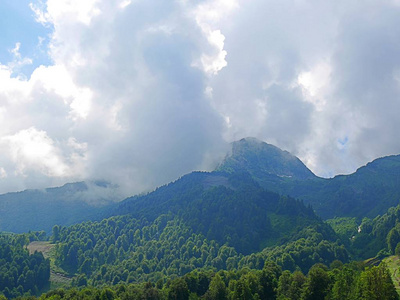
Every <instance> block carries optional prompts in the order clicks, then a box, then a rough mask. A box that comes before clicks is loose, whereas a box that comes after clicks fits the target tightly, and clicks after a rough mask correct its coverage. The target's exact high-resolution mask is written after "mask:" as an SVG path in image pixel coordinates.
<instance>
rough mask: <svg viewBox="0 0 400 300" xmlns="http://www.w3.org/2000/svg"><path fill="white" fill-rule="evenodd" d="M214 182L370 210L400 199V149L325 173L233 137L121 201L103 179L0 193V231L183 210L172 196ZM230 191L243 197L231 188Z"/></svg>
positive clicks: (353, 213) (192, 193)
mask: <svg viewBox="0 0 400 300" xmlns="http://www.w3.org/2000/svg"><path fill="white" fill-rule="evenodd" d="M211 188H225V189H227V191H229V190H233V191H234V192H233V193H238V192H239V191H240V190H242V191H248V192H249V191H253V190H260V189H261V188H262V189H265V190H267V191H272V192H275V193H278V194H280V195H289V196H291V197H294V198H297V199H301V200H303V201H304V203H305V204H307V205H308V204H310V205H311V206H312V207H313V209H314V210H315V212H316V214H317V215H319V216H321V217H323V218H325V219H329V218H333V217H335V216H349V217H357V218H362V217H365V216H367V217H374V216H376V215H378V214H383V213H385V212H386V211H387V209H388V208H389V207H392V206H396V205H397V204H398V203H399V199H400V156H388V157H384V158H380V159H377V160H374V161H373V162H371V163H368V164H367V165H366V166H364V167H361V168H359V169H358V170H357V172H355V173H354V174H350V175H340V176H336V177H334V178H331V179H325V178H320V177H317V176H316V175H314V174H313V173H312V172H311V171H310V170H309V169H308V168H307V167H306V166H305V165H304V164H303V163H302V162H301V161H300V160H299V159H298V158H297V157H295V156H293V155H291V154H290V153H289V152H287V151H282V150H281V149H279V148H277V147H275V146H273V145H270V144H267V143H265V142H261V141H259V140H257V139H255V138H246V139H241V140H240V141H236V142H234V143H232V150H231V152H230V153H229V154H228V155H227V156H226V158H225V159H224V160H223V161H222V162H221V163H220V164H219V166H218V167H217V168H216V170H215V171H213V172H200V173H199V172H193V173H190V174H188V175H184V176H183V177H182V178H180V179H178V180H176V181H175V182H174V183H171V184H168V185H165V186H162V187H160V188H157V189H156V190H155V191H154V192H151V193H149V194H148V195H145V196H143V195H142V196H140V195H139V196H135V197H131V198H128V199H126V200H125V201H123V202H121V204H118V205H117V204H116V203H115V202H116V201H120V200H122V199H123V198H121V197H120V196H119V194H118V188H117V187H116V186H113V185H110V184H106V183H102V182H97V183H74V184H67V185H65V186H63V187H60V188H52V189H46V190H27V191H24V192H19V193H8V194H4V195H0V220H1V221H0V230H3V231H13V232H25V231H29V230H45V231H47V232H49V231H50V230H51V228H52V226H53V225H55V224H59V225H69V224H73V223H77V222H80V221H84V220H92V219H99V218H101V217H104V216H107V215H112V214H123V213H132V214H133V215H135V216H139V215H140V216H146V215H147V214H149V215H148V216H153V217H156V216H157V215H159V214H163V213H168V212H169V211H174V210H176V211H180V210H181V209H182V206H181V205H182V203H181V204H179V205H178V204H177V203H175V200H174V199H176V198H178V199H181V198H182V197H184V198H185V197H186V198H187V199H186V200H185V201H188V202H187V205H189V206H188V208H189V207H190V205H192V204H193V203H196V201H198V200H199V199H198V198H197V197H198V195H200V194H202V193H203V192H206V191H207V190H209V189H211ZM221 192H222V191H221ZM227 193H228V194H229V193H230V192H227ZM243 193H244V192H243ZM251 193H252V192H251ZM184 195H185V196H184ZM232 197H238V199H240V197H239V196H237V195H236V194H235V196H232ZM257 197H258V196H257ZM193 201H194V202H193ZM216 201H217V199H216ZM116 205H117V207H119V208H116ZM214 205H216V204H214ZM217 206H218V205H217ZM124 207H125V208H124ZM127 207H130V208H129V209H128V208H127Z"/></svg>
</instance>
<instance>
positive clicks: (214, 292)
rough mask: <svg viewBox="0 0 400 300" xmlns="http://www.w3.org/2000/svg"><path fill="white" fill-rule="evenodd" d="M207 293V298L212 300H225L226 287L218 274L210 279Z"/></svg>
mask: <svg viewBox="0 0 400 300" xmlns="http://www.w3.org/2000/svg"><path fill="white" fill-rule="evenodd" d="M208 292H209V293H208V294H209V297H210V299H212V300H225V299H227V292H226V286H225V283H224V282H223V280H222V278H221V276H219V274H215V276H214V277H213V278H212V279H211V282H210V288H209V290H208Z"/></svg>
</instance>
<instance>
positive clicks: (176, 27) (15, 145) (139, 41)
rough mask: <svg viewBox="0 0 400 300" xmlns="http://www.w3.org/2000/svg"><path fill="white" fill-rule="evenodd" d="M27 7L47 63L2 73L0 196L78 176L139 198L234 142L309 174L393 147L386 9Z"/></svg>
mask: <svg viewBox="0 0 400 300" xmlns="http://www.w3.org/2000/svg"><path fill="white" fill-rule="evenodd" d="M31 8H32V9H33V11H34V12H35V15H36V19H37V21H38V22H41V23H42V24H44V25H45V26H48V27H49V28H52V30H53V32H52V35H51V36H50V37H49V39H50V41H49V48H48V49H47V50H48V53H49V56H50V61H51V62H52V65H50V66H40V67H38V68H37V69H36V70H35V71H34V72H33V73H32V76H31V78H29V79H27V78H23V77H16V78H15V75H16V73H15V70H17V68H18V64H19V65H21V64H24V63H27V62H28V61H27V60H26V59H25V58H23V57H21V56H18V55H20V54H19V51H18V49H19V45H18V44H17V45H16V48H15V49H14V53H15V61H14V62H11V63H10V64H5V65H0V82H1V84H0V120H1V122H2V127H1V128H0V139H1V141H2V142H1V148H2V149H3V150H4V151H5V152H4V153H6V154H7V155H5V156H4V157H2V158H0V168H1V169H0V177H3V179H2V180H1V181H0V192H1V191H5V190H10V189H11V188H19V189H21V188H27V187H30V188H32V187H45V186H46V185H54V184H58V183H64V182H66V181H69V180H72V181H74V180H78V179H82V178H83V179H87V178H88V179H106V180H109V181H112V182H116V183H118V184H120V185H121V186H122V187H124V188H125V192H126V194H132V193H136V192H141V191H143V190H148V189H150V188H153V187H154V186H156V185H160V184H162V183H166V182H169V181H171V180H173V179H175V178H177V177H179V176H181V175H182V174H184V173H187V172H189V171H191V170H194V169H199V168H202V169H212V167H213V165H214V164H215V162H216V161H217V160H218V158H220V157H221V156H223V154H224V151H225V150H226V148H225V146H226V142H227V141H232V140H235V139H239V138H242V137H245V136H255V137H258V138H260V139H262V140H265V141H267V142H271V143H275V144H276V145H277V146H279V147H282V148H284V149H287V150H289V151H291V152H293V153H294V154H297V155H299V156H300V157H301V158H302V159H304V160H305V161H306V162H307V163H308V164H309V166H310V167H312V169H313V170H314V171H316V172H317V173H318V174H322V175H332V174H336V173H338V172H351V171H354V169H355V168H356V167H358V166H360V165H361V164H363V163H365V162H367V161H368V160H370V159H373V158H375V157H377V156H381V155H386V154H391V153H398V152H400V144H399V143H400V142H399V139H396V138H394V137H396V136H397V128H398V127H399V126H400V124H399V120H400V119H399V118H398V116H397V115H396V112H397V111H399V109H400V107H399V102H398V101H397V99H398V98H399V93H400V85H399V71H398V70H400V62H399V59H398V57H399V56H398V53H399V48H400V47H399V42H398V36H399V32H398V31H399V30H398V29H397V28H400V26H399V25H400V24H398V22H399V21H398V20H399V19H398V17H397V14H398V10H399V9H400V8H399V7H398V6H397V5H395V4H394V2H393V1H389V0H387V1H386V0H385V1H382V2H380V3H377V2H375V1H366V2H363V3H360V2H357V1H344V0H343V1H322V2H321V1H314V0H313V1H294V2H293V1H286V0H284V1H272V0H267V1H265V0H264V1H261V0H251V1H244V0H242V1H229V0H217V1H211V0H202V1H161V0H148V1H112V0H90V1H77V0H74V1H73V0H48V1H42V2H40V1H39V2H35V4H32V5H31ZM155 8H157V9H155ZM24 60H25V62H24ZM13 77H14V78H13ZM345 139H347V142H346V144H345V145H343V144H342V143H340V142H338V141H344V140H345ZM45 158H48V159H45ZM3 171H4V172H3ZM35 178H36V179H35ZM38 185H39V186H38Z"/></svg>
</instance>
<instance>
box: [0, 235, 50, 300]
mask: <svg viewBox="0 0 400 300" xmlns="http://www.w3.org/2000/svg"><path fill="white" fill-rule="evenodd" d="M28 236H29V235H1V236H0V292H1V293H3V294H4V295H5V296H6V297H7V298H14V297H18V296H22V295H23V294H25V293H28V294H37V293H38V292H39V291H40V290H41V289H43V288H44V287H45V286H47V285H48V283H49V278H50V262H49V260H47V259H44V257H43V255H42V254H41V253H38V252H35V253H34V254H31V255H30V254H29V252H28V250H27V249H26V247H25V246H26V244H27V243H28V242H29V238H28Z"/></svg>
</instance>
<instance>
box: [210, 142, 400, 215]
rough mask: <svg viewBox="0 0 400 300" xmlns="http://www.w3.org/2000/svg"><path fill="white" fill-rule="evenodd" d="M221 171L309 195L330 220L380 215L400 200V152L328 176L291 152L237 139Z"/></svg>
mask: <svg viewBox="0 0 400 300" xmlns="http://www.w3.org/2000/svg"><path fill="white" fill-rule="evenodd" d="M217 170H218V171H221V172H227V173H232V172H248V173H249V174H250V175H251V177H252V178H253V179H254V180H255V181H256V182H257V183H258V184H260V186H262V187H263V188H265V189H267V190H270V191H274V192H276V193H279V194H282V195H289V196H291V197H294V198H298V199H301V200H303V201H304V203H306V204H310V205H311V206H312V207H313V208H314V209H315V211H316V213H317V214H318V215H319V216H321V217H323V218H324V219H329V218H333V217H335V216H348V217H357V218H363V217H375V216H377V215H379V214H384V213H385V212H386V211H387V210H388V209H389V208H390V207H392V206H396V205H397V204H399V200H400V155H393V156H387V157H383V158H378V159H376V160H374V161H372V162H370V163H368V164H367V165H366V166H363V167H361V168H359V169H358V170H357V171H356V172H355V173H353V174H350V175H338V176H335V177H334V178H330V179H325V178H320V177H317V176H315V175H314V174H313V173H312V172H311V171H310V170H309V169H308V168H307V167H306V166H305V165H304V164H303V163H302V162H301V161H300V160H299V159H298V158H297V157H295V156H293V155H291V154H290V153H288V152H286V151H282V150H280V149H279V148H277V147H275V146H273V145H269V144H267V143H264V142H261V141H258V140H257V139H254V138H246V139H242V140H240V141H237V142H234V143H233V144H232V153H231V155H229V156H228V157H227V158H225V160H224V162H223V163H222V164H221V165H220V166H219V167H218V168H217Z"/></svg>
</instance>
